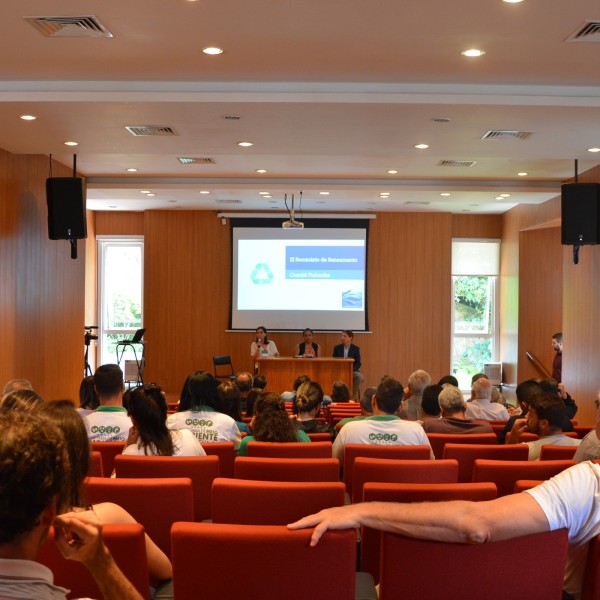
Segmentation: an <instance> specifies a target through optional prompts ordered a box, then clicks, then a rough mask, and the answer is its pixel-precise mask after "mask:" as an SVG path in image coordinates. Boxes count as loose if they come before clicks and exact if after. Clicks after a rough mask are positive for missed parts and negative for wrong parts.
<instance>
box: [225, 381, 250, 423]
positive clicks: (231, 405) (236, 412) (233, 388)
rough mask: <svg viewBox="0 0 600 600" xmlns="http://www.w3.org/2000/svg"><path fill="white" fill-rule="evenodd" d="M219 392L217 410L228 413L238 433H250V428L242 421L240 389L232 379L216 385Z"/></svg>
mask: <svg viewBox="0 0 600 600" xmlns="http://www.w3.org/2000/svg"><path fill="white" fill-rule="evenodd" d="M217 393H218V394H219V410H220V411H221V412H222V413H223V414H225V415H229V416H230V417H231V418H232V419H233V420H234V421H235V424H236V425H237V426H238V429H239V430H240V433H247V434H248V435H250V428H249V427H248V425H246V423H244V422H243V421H242V408H241V399H240V390H239V388H238V386H237V385H235V383H233V381H224V382H223V383H220V384H219V387H217Z"/></svg>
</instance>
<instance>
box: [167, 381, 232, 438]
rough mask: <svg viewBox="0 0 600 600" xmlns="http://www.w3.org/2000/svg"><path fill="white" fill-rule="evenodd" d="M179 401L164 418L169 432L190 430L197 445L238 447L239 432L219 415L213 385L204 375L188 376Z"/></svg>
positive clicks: (215, 383) (216, 393)
mask: <svg viewBox="0 0 600 600" xmlns="http://www.w3.org/2000/svg"><path fill="white" fill-rule="evenodd" d="M184 389H185V393H183V392H182V396H181V400H180V401H179V409H178V412H176V413H175V414H173V415H169V417H168V418H167V427H168V428H169V429H191V431H192V432H193V434H194V435H195V436H196V438H197V439H198V441H199V442H200V443H201V444H204V443H207V442H208V443H210V442H233V447H234V448H235V450H237V449H238V448H239V447H240V439H241V435H240V430H239V429H238V426H237V425H236V424H235V421H234V420H233V419H232V418H231V417H230V416H228V415H224V414H223V413H222V412H219V394H218V392H217V382H216V381H215V378H214V377H213V376H212V375H211V374H210V373H209V372H208V371H193V372H192V373H190V375H188V378H187V379H186V384H185V385H184Z"/></svg>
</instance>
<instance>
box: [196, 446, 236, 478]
mask: <svg viewBox="0 0 600 600" xmlns="http://www.w3.org/2000/svg"><path fill="white" fill-rule="evenodd" d="M202 447H203V448H204V452H206V455H207V456H218V457H219V477H233V463H234V462H235V450H234V449H233V442H205V443H203V444H202Z"/></svg>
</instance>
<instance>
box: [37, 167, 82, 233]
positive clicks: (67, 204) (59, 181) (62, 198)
mask: <svg viewBox="0 0 600 600" xmlns="http://www.w3.org/2000/svg"><path fill="white" fill-rule="evenodd" d="M46 200H47V201H48V237H49V238H50V239H51V240H82V239H84V238H86V237H87V223H86V219H85V180H84V179H83V178H82V177H49V178H48V179H46Z"/></svg>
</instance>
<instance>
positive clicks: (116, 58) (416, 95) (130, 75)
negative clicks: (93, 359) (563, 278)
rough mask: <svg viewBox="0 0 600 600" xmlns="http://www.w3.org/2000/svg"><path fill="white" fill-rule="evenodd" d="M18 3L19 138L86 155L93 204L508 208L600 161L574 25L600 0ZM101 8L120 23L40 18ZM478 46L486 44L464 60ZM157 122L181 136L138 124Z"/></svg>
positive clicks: (5, 99) (82, 161)
mask: <svg viewBox="0 0 600 600" xmlns="http://www.w3.org/2000/svg"><path fill="white" fill-rule="evenodd" d="M1 14H2V19H1V21H0V56H1V57H2V59H0V60H1V70H0V73H1V76H2V79H0V119H1V122H2V127H1V128H0V147H2V148H5V149H6V150H9V151H10V152H13V153H26V154H31V153H34V154H52V155H53V157H54V158H56V159H58V160H60V161H61V162H63V163H65V164H67V165H70V164H71V162H72V153H73V152H74V151H75V152H77V167H78V170H79V171H80V172H81V173H82V174H84V175H85V176H86V177H87V178H88V208H91V209H94V210H103V209H109V207H117V210H143V209H150V208H152V209H173V208H184V209H185V208H203V209H213V210H227V211H231V210H233V211H240V210H271V209H278V210H279V209H283V208H284V207H283V197H284V194H288V196H289V195H291V194H292V193H293V194H295V196H296V200H297V199H298V195H299V192H300V191H301V190H302V191H303V201H302V208H303V209H305V210H318V211H326V212H330V211H340V210H344V211H374V210H378V211H387V210H390V211H392V210H393V211H405V210H418V211H427V210H435V211H451V212H463V211H469V212H473V213H479V214H486V213H488V214H490V213H501V212H504V211H506V210H508V209H509V208H511V207H512V206H514V205H515V204H517V203H540V202H544V201H546V200H547V199H549V198H552V197H554V196H556V195H557V194H558V193H559V192H560V183H561V181H564V180H565V179H568V178H570V177H572V176H573V172H574V159H578V161H579V170H580V171H584V170H586V169H588V168H590V167H592V166H595V165H596V164H597V163H598V162H599V160H598V159H597V158H596V157H597V156H600V155H595V154H592V153H590V152H588V148H590V147H594V146H600V85H599V84H600V68H599V67H600V43H598V42H599V41H600V35H598V36H593V35H592V36H588V38H587V39H588V40H590V41H583V42H567V41H566V40H567V38H569V36H571V35H572V34H573V33H575V32H576V31H578V30H580V29H581V28H582V27H583V26H584V25H585V23H586V21H600V3H599V2H598V0H570V1H569V2H565V0H544V1H543V2H542V0H524V1H523V2H522V3H519V4H509V3H506V2H503V1H501V0H457V1H456V2H443V1H441V0H435V1H434V0H418V1H400V0H379V1H378V2H374V3H373V2H365V1H364V0H362V1H361V0H344V2H342V1H341V0H328V1H327V2H323V1H320V2H317V1H315V0H303V1H302V2H300V1H299V0H278V1H277V2H274V1H273V0H253V1H252V2H248V1H241V0H200V1H197V2H190V1H188V0H168V1H167V0H128V1H124V0H120V1H117V0H104V1H103V2H99V1H98V0H95V1H90V0H55V1H54V2H52V3H48V2H47V1H46V0H28V1H27V2H17V1H16V0H5V1H4V2H3V4H2V9H1ZM91 15H94V16H95V17H96V18H97V20H98V21H100V22H101V23H102V24H103V25H104V26H105V27H106V28H107V29H108V30H109V31H110V32H111V33H112V35H113V37H110V38H106V37H98V38H86V37H46V36H44V35H43V34H42V33H41V32H40V31H38V30H37V29H36V28H34V27H32V25H31V23H30V22H28V21H27V20H25V19H24V17H39V16H44V17H48V16H61V17H65V16H78V17H80V16H91ZM594 38H597V40H595V41H594ZM206 46H219V47H222V48H223V49H224V53H223V54H222V55H220V56H207V55H205V54H203V53H202V49H203V48H204V47H206ZM472 47H477V48H481V49H483V50H485V52H486V54H485V55H484V56H483V57H480V58H475V59H474V58H471V59H468V58H465V57H463V56H461V54H460V52H461V51H462V50H465V49H468V48H472ZM22 114H33V115H35V116H36V117H37V120H35V121H31V122H25V121H22V120H21V119H19V115H22ZM231 115H234V116H237V117H239V119H237V120H232V119H226V118H225V117H226V116H231ZM439 118H442V119H448V122H442V123H440V122H436V121H434V119H439ZM146 125H152V126H165V127H170V128H172V129H173V131H174V132H175V133H176V135H173V136H143V137H134V136H133V135H131V134H130V133H129V132H128V131H127V130H126V129H125V127H126V126H146ZM489 130H510V131H513V130H516V131H523V132H530V133H531V135H530V136H529V137H527V138H526V139H516V138H514V137H510V136H503V137H501V138H500V139H493V140H482V139H481V137H482V136H483V135H484V134H485V133H486V132H487V131H489ZM67 140H75V141H77V142H78V143H79V145H78V146H77V147H76V148H75V149H74V150H73V149H70V148H68V147H66V146H65V145H64V142H65V141H67ZM246 140H248V141H251V142H253V143H254V145H253V146H252V147H250V148H241V147H239V146H238V145H237V142H240V141H246ZM418 143H426V144H429V146H430V147H429V148H428V149H426V150H416V149H415V148H414V147H413V146H414V145H415V144H418ZM178 157H196V158H211V159H213V160H214V164H209V165H197V164H196V165H182V164H180V163H179V161H178V160H177V159H178ZM446 160H447V161H474V162H475V164H474V165H473V166H471V167H456V166H440V165H439V163H440V161H446ZM130 167H133V168H137V169H138V172H137V173H133V174H130V173H127V172H126V169H127V168H130ZM261 168H262V169H266V170H267V173H265V174H258V173H256V170H257V169H261ZM390 169H396V170H397V171H398V173H397V174H388V173H387V171H388V170H390ZM520 171H525V172H527V173H528V175H527V176H526V177H519V176H517V173H518V172H520ZM140 190H150V191H151V192H153V193H155V194H156V195H155V196H154V197H152V198H151V197H147V196H146V195H145V194H142V193H140ZM201 190H203V191H208V192H210V193H209V194H200V191H201ZM260 191H268V192H271V196H272V198H271V199H270V200H269V199H261V197H260V195H259V192H260ZM320 192H329V194H328V195H323V194H320ZM380 192H390V196H389V199H382V198H380ZM440 193H450V194H451V195H450V196H446V197H442V196H440ZM501 193H505V194H510V197H507V198H504V199H502V200H497V199H496V198H497V197H498V196H499V194H501ZM296 206H297V203H296Z"/></svg>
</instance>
